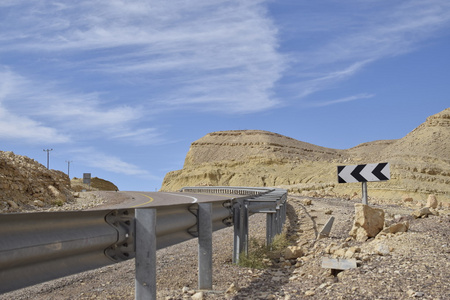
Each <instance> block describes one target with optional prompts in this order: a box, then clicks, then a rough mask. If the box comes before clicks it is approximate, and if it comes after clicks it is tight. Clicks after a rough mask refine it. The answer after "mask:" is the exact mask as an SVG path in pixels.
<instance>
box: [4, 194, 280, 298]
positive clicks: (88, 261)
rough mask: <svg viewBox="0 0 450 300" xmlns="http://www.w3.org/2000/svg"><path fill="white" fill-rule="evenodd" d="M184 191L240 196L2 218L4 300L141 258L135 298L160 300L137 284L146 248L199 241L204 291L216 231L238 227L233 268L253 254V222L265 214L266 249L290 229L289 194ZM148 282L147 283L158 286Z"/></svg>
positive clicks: (209, 284)
mask: <svg viewBox="0 0 450 300" xmlns="http://www.w3.org/2000/svg"><path fill="white" fill-rule="evenodd" d="M182 191H183V192H195V193H220V194H231V195H239V196H238V197H236V198H230V199H229V200H221V201H211V202H206V203H198V204H197V203H195V204H179V205H171V206H156V207H151V208H139V209H133V208H130V209H119V210H95V211H76V212H45V213H18V214H0V239H1V241H2V243H0V293H5V292H8V291H12V290H15V289H19V288H22V287H26V286H29V285H33V284H37V283H40V282H44V281H48V280H51V279H56V278H59V277H63V276H66V275H70V274H75V273H79V272H83V271H87V270H91V269H95V268H99V267H103V266H106V265H109V264H113V263H117V262H121V261H124V260H127V259H131V258H134V257H136V298H137V299H141V298H142V299H144V298H147V299H156V283H155V284H154V285H152V284H143V285H141V284H138V282H140V279H139V278H141V277H142V276H141V275H140V274H143V273H146V272H149V271H148V270H147V269H148V268H149V266H148V263H143V261H142V258H139V257H141V256H142V254H141V255H140V253H142V252H143V251H144V249H145V247H150V248H152V249H154V251H156V249H161V248H164V247H168V246H171V245H174V244H177V243H180V242H183V241H186V240H189V239H192V238H195V237H199V250H200V249H203V250H202V251H201V252H202V253H203V257H204V258H200V254H199V265H201V266H203V267H201V268H200V267H199V270H200V271H199V287H201V288H204V289H207V288H212V277H211V272H212V271H211V268H212V238H211V236H210V235H212V231H215V230H219V229H222V228H225V227H227V226H232V225H234V243H235V247H234V253H233V261H235V262H237V261H238V260H239V254H241V253H243V252H246V251H247V244H248V216H249V215H250V214H252V213H267V241H268V242H270V241H271V239H272V238H273V236H274V235H275V234H277V233H280V232H281V229H282V226H283V224H284V221H285V213H286V210H285V205H284V204H285V201H286V198H287V192H286V191H285V190H280V189H268V188H267V189H265V188H241V187H238V188H233V187H200V188H199V187H189V188H183V189H182ZM149 211H151V212H152V213H153V214H154V217H151V218H150V220H153V221H152V222H153V223H148V224H147V225H145V226H142V225H140V224H141V223H143V222H144V221H145V220H146V218H147V217H146V216H145V215H146V214H147V212H149ZM139 214H140V215H141V216H143V217H141V219H142V220H143V221H139V217H138V216H139ZM150 215H151V214H150ZM202 216H203V217H202ZM144 223H145V222H144ZM149 224H150V225H149ZM208 228H209V229H208ZM209 231H210V232H209ZM140 232H145V234H144V233H140ZM149 232H150V233H149ZM152 232H153V235H154V237H155V239H154V242H153V243H152V244H151V245H150V244H149V243H148V241H147V242H146V241H143V240H145V239H146V238H145V237H144V236H142V235H146V234H150V236H151V235H152ZM142 243H144V245H141V244H142ZM200 245H202V246H201V247H200ZM205 249H206V250H205ZM145 251H146V250H145ZM152 251H153V250H152ZM150 252H151V251H150ZM146 253H148V251H147V252H146ZM155 257H156V256H155ZM138 258H139V259H138ZM155 259H156V258H155ZM155 263H156V262H152V263H151V264H150V265H152V266H153V267H152V268H153V269H154V270H153V271H152V272H156V271H155V270H156V266H154V265H155ZM143 265H145V266H146V267H145V266H143ZM202 270H203V271H202ZM146 274H147V273H146ZM151 274H152V276H153V277H155V276H154V274H153V273H151ZM148 276H149V275H148V274H147V275H145V276H144V277H143V278H146V279H145V280H147V281H148V280H150V281H154V280H155V278H150V279H149V278H148ZM138 279H139V280H138ZM155 282H156V281H155ZM138 285H139V286H141V288H142V289H138ZM153 289H155V290H153ZM139 291H141V292H139ZM142 291H143V292H142Z"/></svg>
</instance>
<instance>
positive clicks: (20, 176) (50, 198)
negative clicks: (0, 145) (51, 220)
mask: <svg viewBox="0 0 450 300" xmlns="http://www.w3.org/2000/svg"><path fill="white" fill-rule="evenodd" d="M70 199H73V196H72V194H71V191H70V180H69V177H68V176H67V175H66V174H64V173H63V172H60V171H56V170H47V168H46V167H44V166H43V165H42V164H40V163H38V162H37V161H35V160H33V159H30V158H28V157H26V156H21V155H15V154H14V153H12V152H2V151H0V212H14V211H20V210H22V209H27V208H32V206H39V207H43V206H46V205H62V204H63V203H65V202H66V201H67V200H70Z"/></svg>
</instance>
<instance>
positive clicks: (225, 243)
mask: <svg viewBox="0 0 450 300" xmlns="http://www.w3.org/2000/svg"><path fill="white" fill-rule="evenodd" d="M95 195H96V196H95V197H94V196H90V197H91V198H90V199H91V200H90V201H94V202H95V203H96V205H97V206H102V207H105V206H107V205H111V204H117V203H118V202H120V201H121V199H110V200H111V201H110V200H108V201H104V199H102V198H101V196H102V194H101V193H97V194H95ZM309 200H312V203H311V204H310V205H307V204H309V203H308V202H309ZM83 201H84V202H86V201H85V200H83V199H79V200H78V203H74V204H71V205H72V206H71V207H70V208H69V209H85V208H86V207H83V206H82V204H80V203H82V202H83ZM288 203H289V204H288V221H287V224H286V227H287V228H288V236H289V237H291V238H292V240H293V243H294V244H298V245H299V246H301V247H302V248H303V249H304V252H305V255H304V256H302V257H300V258H298V259H296V260H291V261H289V260H284V258H282V257H278V258H274V259H273V260H271V261H270V262H269V263H268V264H269V265H270V266H268V267H267V268H264V269H250V268H243V267H238V266H236V265H233V264H232V263H231V255H232V241H233V233H232V228H227V229H223V230H220V231H218V232H215V233H214V235H213V243H214V244H213V245H214V256H213V263H214V273H213V285H214V286H213V290H212V291H197V290H196V287H197V241H196V240H195V239H194V240H190V241H187V242H184V243H182V244H178V245H175V246H172V247H168V248H165V249H161V250H159V251H158V253H157V261H158V267H157V276H158V277H157V285H158V299H165V300H169V299H191V298H193V299H195V298H196V299H285V300H287V299H412V298H421V299H442V300H444V299H450V250H449V245H450V227H449V225H450V214H449V212H448V211H441V213H440V215H439V216H430V217H429V218H424V219H413V218H411V217H410V214H411V212H412V209H411V208H406V207H400V206H394V205H386V204H382V205H381V204H380V205H377V204H373V206H374V207H379V208H383V209H384V210H385V213H386V216H387V218H394V216H396V217H398V216H402V218H403V219H408V220H409V222H410V229H409V231H408V232H406V233H397V234H394V235H388V236H385V237H384V238H376V239H370V240H368V241H367V242H356V241H354V240H351V239H349V238H348V232H349V231H350V229H351V227H352V224H353V214H354V203H356V202H355V201H347V200H341V199H310V198H305V197H294V196H291V197H290V198H289V202H288ZM84 205H86V203H85V204H84ZM90 207H92V206H90ZM62 209H66V208H64V207H63V208H62ZM330 215H332V216H334V217H335V222H334V225H333V229H332V231H331V234H330V237H328V238H323V239H319V240H317V239H316V236H317V232H318V231H319V230H320V228H321V227H322V226H323V225H324V224H325V222H326V220H327V219H328V218H329V217H330ZM250 236H251V237H252V238H255V239H263V238H264V236H265V216H264V215H254V216H252V217H251V219H250ZM330 245H336V247H338V248H340V249H347V248H351V247H355V248H358V250H357V251H356V252H357V253H355V255H354V256H353V257H354V258H356V259H357V260H358V267H357V268H354V269H350V270H346V271H343V272H340V273H338V274H337V275H336V274H335V273H334V274H333V273H332V272H331V271H330V270H329V269H323V268H322V267H321V259H322V257H328V256H330V255H329V254H327V248H329V246H330ZM379 249H387V250H385V251H380V250H379ZM0 299H134V261H133V260H131V261H127V262H124V263H120V264H115V265H111V266H108V267H105V268H101V269H97V270H93V271H89V272H84V273H80V274H76V275H72V276H68V277H65V278H61V279H58V280H54V281H50V282H47V283H43V284H39V285H35V286H32V287H28V288H25V289H21V290H17V291H14V292H11V293H7V294H3V295H0Z"/></svg>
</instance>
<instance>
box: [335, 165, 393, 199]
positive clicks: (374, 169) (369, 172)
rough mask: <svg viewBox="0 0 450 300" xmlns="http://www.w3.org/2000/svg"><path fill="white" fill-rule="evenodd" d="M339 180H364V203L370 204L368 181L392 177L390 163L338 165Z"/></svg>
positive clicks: (344, 181) (345, 181)
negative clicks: (368, 199)
mask: <svg viewBox="0 0 450 300" xmlns="http://www.w3.org/2000/svg"><path fill="white" fill-rule="evenodd" d="M337 173H338V182H339V183H350V182H362V203H363V204H365V205H368V201H367V182H368V181H386V180H389V179H391V171H390V165H389V163H378V164H366V165H355V166H338V167H337Z"/></svg>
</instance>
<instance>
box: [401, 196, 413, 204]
mask: <svg viewBox="0 0 450 300" xmlns="http://www.w3.org/2000/svg"><path fill="white" fill-rule="evenodd" d="M402 201H403V202H410V203H412V202H413V201H414V199H413V198H412V197H410V196H409V195H403V198H402Z"/></svg>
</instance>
